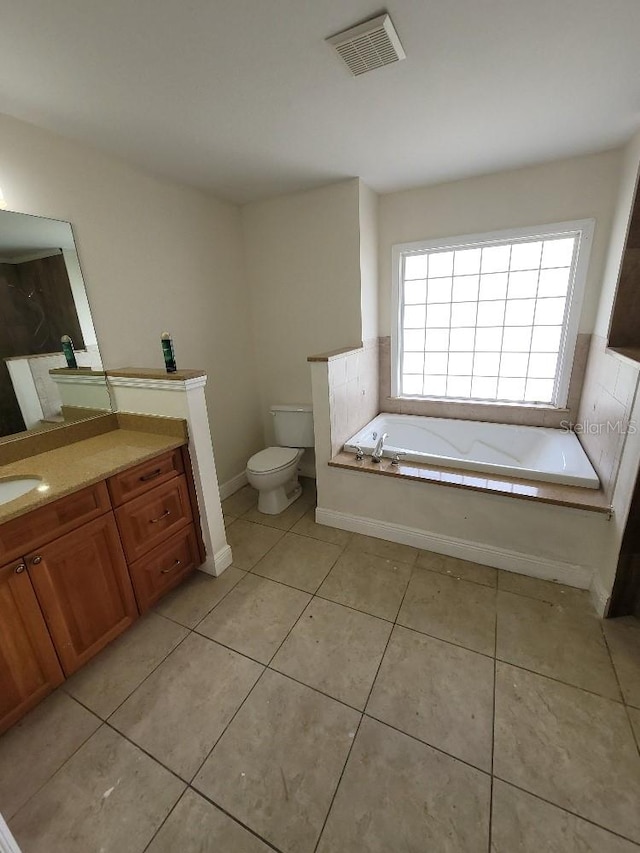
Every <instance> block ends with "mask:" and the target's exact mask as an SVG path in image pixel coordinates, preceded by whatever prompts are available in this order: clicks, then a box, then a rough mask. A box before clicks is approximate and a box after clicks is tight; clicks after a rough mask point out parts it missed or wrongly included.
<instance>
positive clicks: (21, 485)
mask: <svg viewBox="0 0 640 853" xmlns="http://www.w3.org/2000/svg"><path fill="white" fill-rule="evenodd" d="M41 482H42V480H41V479H40V477H17V478H16V479H15V480H0V504H6V503H8V502H9V501H13V500H15V499H16V498H19V497H21V496H22V495H26V494H27V492H30V491H31V489H35V488H36V486H39V485H40V483H41Z"/></svg>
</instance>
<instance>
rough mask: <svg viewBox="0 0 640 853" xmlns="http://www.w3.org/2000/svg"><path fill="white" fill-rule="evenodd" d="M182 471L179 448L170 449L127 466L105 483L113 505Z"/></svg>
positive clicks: (117, 504)
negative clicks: (144, 460)
mask: <svg viewBox="0 0 640 853" xmlns="http://www.w3.org/2000/svg"><path fill="white" fill-rule="evenodd" d="M183 471H184V468H183V465H182V455H181V453H180V448H179V447H178V448H176V449H175V450H170V451H169V452H168V453H163V454H161V455H160V456H154V458H153V459H147V460H146V462H142V463H141V464H140V465H134V466H133V468H127V470H126V471H121V472H120V473H119V474H115V475H114V476H113V477H109V479H108V480H107V485H108V487H109V494H110V495H111V501H112V503H113V505H114V506H120V505H121V504H123V503H124V502H125V501H129V500H133V499H134V498H137V497H139V496H140V495H143V494H145V492H148V491H149V490H150V489H153V488H155V487H156V486H159V485H160V484H161V483H165V482H166V481H167V480H170V479H172V478H173V477H177V476H178V475H179V474H182V473H183Z"/></svg>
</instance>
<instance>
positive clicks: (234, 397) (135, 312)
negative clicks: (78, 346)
mask: <svg viewBox="0 0 640 853" xmlns="http://www.w3.org/2000/svg"><path fill="white" fill-rule="evenodd" d="M0 187H1V188H2V191H3V193H4V197H5V199H6V203H7V207H8V208H9V209H10V210H16V211H21V212H24V213H34V214H38V215H41V216H49V217H54V218H57V219H65V220H68V221H70V222H71V223H72V225H73V229H74V234H75V237H76V242H77V246H78V254H79V257H80V264H81V266H82V270H83V273H84V278H85V281H86V286H87V291H88V295H89V301H90V303H91V308H92V312H93V318H94V323H95V327H96V331H97V335H98V341H99V344H100V350H101V353H102V358H103V361H104V363H105V365H106V366H107V367H121V366H124V365H136V366H140V367H161V366H162V365H163V361H162V355H161V349H160V340H159V337H160V333H161V332H162V331H163V330H165V329H169V330H170V331H171V332H172V334H173V336H174V340H175V347H176V356H177V361H178V364H179V366H183V367H197V368H204V369H205V370H206V371H207V373H208V374H209V383H208V386H207V389H206V392H207V401H208V405H209V411H210V420H211V424H212V432H213V439H214V449H215V453H216V462H217V465H218V474H219V477H220V480H221V482H224V481H225V480H226V479H228V478H230V477H232V476H233V475H235V474H238V473H239V472H240V471H241V470H243V468H244V465H245V463H246V459H247V457H248V456H249V455H250V454H251V453H252V452H254V451H255V450H256V449H257V448H258V447H259V446H260V443H261V436H260V427H259V421H258V417H257V411H258V406H257V399H256V394H255V389H256V377H255V369H254V363H253V349H252V344H251V338H250V332H249V324H248V298H247V292H246V290H245V286H244V281H243V268H242V243H241V228H240V211H239V209H238V208H237V207H235V206H234V205H230V204H226V203H223V202H219V201H217V200H216V199H214V198H212V197H211V196H208V195H206V194H203V193H200V192H197V191H195V190H191V189H188V188H185V187H181V186H179V185H176V184H172V183H170V182H168V181H163V180H159V179H156V178H154V177H152V176H150V175H148V174H145V173H143V172H141V171H140V170H136V169H134V168H131V167H129V166H127V165H125V164H124V163H122V162H121V161H119V160H116V159H114V158H112V157H107V156H105V155H103V154H101V153H99V152H97V151H95V150H93V149H91V148H88V147H86V146H84V145H79V144H77V143H75V142H71V141H69V140H67V139H64V138H62V137H59V136H55V135H53V134H50V133H48V132H46V131H43V130H40V129H39V128H36V127H34V126H32V125H29V124H25V123H23V122H19V121H16V120H15V119H12V118H9V117H6V116H0Z"/></svg>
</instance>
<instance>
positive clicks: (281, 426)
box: [246, 405, 314, 515]
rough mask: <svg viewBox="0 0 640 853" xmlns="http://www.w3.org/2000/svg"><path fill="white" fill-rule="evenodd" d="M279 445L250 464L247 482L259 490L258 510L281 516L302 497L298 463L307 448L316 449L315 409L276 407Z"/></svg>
mask: <svg viewBox="0 0 640 853" xmlns="http://www.w3.org/2000/svg"><path fill="white" fill-rule="evenodd" d="M269 412H270V413H271V416H272V417H273V432H274V436H275V440H276V442H277V446H275V447H267V448H265V449H264V450H260V451H259V452H258V453H254V455H253V456H252V457H251V459H249V461H248V462H247V470H246V474H247V480H248V481H249V483H250V484H251V485H252V486H253V488H254V489H257V490H258V510H259V511H260V512H264V513H266V514H267V515H278V513H280V512H282V511H283V510H285V509H286V508H287V507H288V506H290V505H291V504H292V503H293V502H294V501H295V500H296V499H297V498H299V497H300V495H301V494H302V487H301V486H300V484H299V483H298V463H299V462H300V459H301V458H302V454H303V453H304V449H305V447H313V444H314V437H313V412H312V409H311V406H307V405H298V406H290V405H287V406H284V405H282V406H272V407H271V408H270V409H269Z"/></svg>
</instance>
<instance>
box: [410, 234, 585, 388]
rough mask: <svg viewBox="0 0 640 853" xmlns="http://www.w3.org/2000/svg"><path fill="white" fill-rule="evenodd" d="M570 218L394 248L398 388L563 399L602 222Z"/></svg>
mask: <svg viewBox="0 0 640 853" xmlns="http://www.w3.org/2000/svg"><path fill="white" fill-rule="evenodd" d="M564 225H565V226H567V225H572V226H578V227H570V228H569V227H562V228H561V227H560V226H546V227H545V228H541V229H536V230H535V231H534V232H533V233H531V232H530V233H528V234H526V233H524V234H523V233H522V232H510V234H509V236H506V234H504V233H503V235H500V234H494V235H479V237H478V236H476V237H475V238H463V240H462V241H457V240H456V241H447V242H444V243H443V242H438V243H437V244H427V243H421V244H410V245H405V246H397V247H395V262H396V263H395V264H394V266H395V267H396V275H397V281H396V296H397V300H396V305H397V308H398V315H397V320H398V326H397V334H396V336H395V346H394V362H395V364H394V379H395V388H394V391H395V394H396V395H397V396H404V397H436V398H447V399H451V398H453V399H463V400H470V399H472V400H479V401H492V402H512V403H533V404H536V403H537V404H547V405H549V404H551V405H564V403H565V398H566V393H567V388H568V378H569V377H568V372H570V368H571V362H572V361H573V350H574V347H575V338H576V335H577V321H578V318H579V307H580V305H579V303H580V302H581V298H582V290H583V280H584V277H585V276H584V273H585V272H586V258H585V256H586V255H588V248H586V247H588V245H589V244H590V240H591V235H592V231H593V222H592V221H586V222H582V223H564ZM485 237H486V238H487V239H480V238H485Z"/></svg>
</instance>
